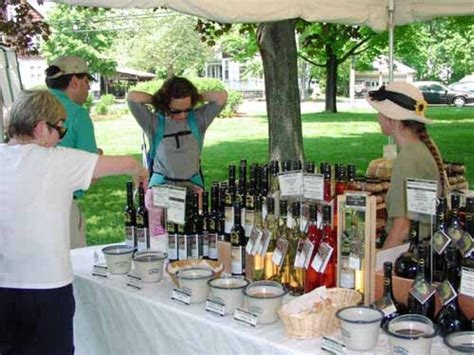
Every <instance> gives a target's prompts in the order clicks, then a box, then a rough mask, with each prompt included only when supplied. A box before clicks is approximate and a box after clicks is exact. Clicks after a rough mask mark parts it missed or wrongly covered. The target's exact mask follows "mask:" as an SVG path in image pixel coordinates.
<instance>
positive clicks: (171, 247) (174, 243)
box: [166, 221, 178, 261]
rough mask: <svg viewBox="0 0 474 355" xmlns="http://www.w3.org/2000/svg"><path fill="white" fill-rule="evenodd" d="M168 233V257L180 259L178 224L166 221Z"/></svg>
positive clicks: (170, 259) (173, 259) (174, 259)
mask: <svg viewBox="0 0 474 355" xmlns="http://www.w3.org/2000/svg"><path fill="white" fill-rule="evenodd" d="M166 233H167V235H168V259H169V261H176V260H178V226H177V225H176V224H175V223H173V222H171V221H167V222H166Z"/></svg>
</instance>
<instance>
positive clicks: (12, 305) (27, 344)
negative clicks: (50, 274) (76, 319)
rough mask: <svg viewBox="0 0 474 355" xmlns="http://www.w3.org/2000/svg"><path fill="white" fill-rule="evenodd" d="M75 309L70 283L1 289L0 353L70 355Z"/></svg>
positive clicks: (4, 354) (14, 354) (6, 354)
mask: <svg viewBox="0 0 474 355" xmlns="http://www.w3.org/2000/svg"><path fill="white" fill-rule="evenodd" d="M74 311H75V302H74V294H73V291H72V285H67V286H64V287H60V288H55V289H46V290H45V289H40V290H36V289H18V288H0V354H1V355H16V354H25V355H26V354H28V355H29V354H38V355H39V354H42V355H43V354H48V355H55V354H58V355H66V354H73V353H74V345H73V325H72V319H73V316H74Z"/></svg>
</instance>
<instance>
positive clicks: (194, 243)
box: [191, 233, 203, 259]
mask: <svg viewBox="0 0 474 355" xmlns="http://www.w3.org/2000/svg"><path fill="white" fill-rule="evenodd" d="M202 249H203V240H202V235H200V234H197V233H196V234H193V235H192V236H191V257H192V258H193V259H202Z"/></svg>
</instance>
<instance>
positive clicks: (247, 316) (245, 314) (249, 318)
mask: <svg viewBox="0 0 474 355" xmlns="http://www.w3.org/2000/svg"><path fill="white" fill-rule="evenodd" d="M234 319H235V320H236V321H238V322H239V323H240V324H245V325H248V326H251V327H256V326H257V322H258V313H256V312H250V311H247V310H245V309H242V308H239V307H238V308H236V310H235V312H234Z"/></svg>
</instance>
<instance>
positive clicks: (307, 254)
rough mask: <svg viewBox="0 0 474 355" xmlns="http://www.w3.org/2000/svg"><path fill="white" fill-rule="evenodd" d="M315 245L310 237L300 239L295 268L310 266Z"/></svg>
mask: <svg viewBox="0 0 474 355" xmlns="http://www.w3.org/2000/svg"><path fill="white" fill-rule="evenodd" d="M313 249H314V245H313V243H311V242H310V241H309V240H308V239H301V238H300V239H299V240H298V247H297V248H296V256H295V263H294V267H295V268H306V269H307V268H308V266H309V260H310V259H311V255H312V254H313Z"/></svg>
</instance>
